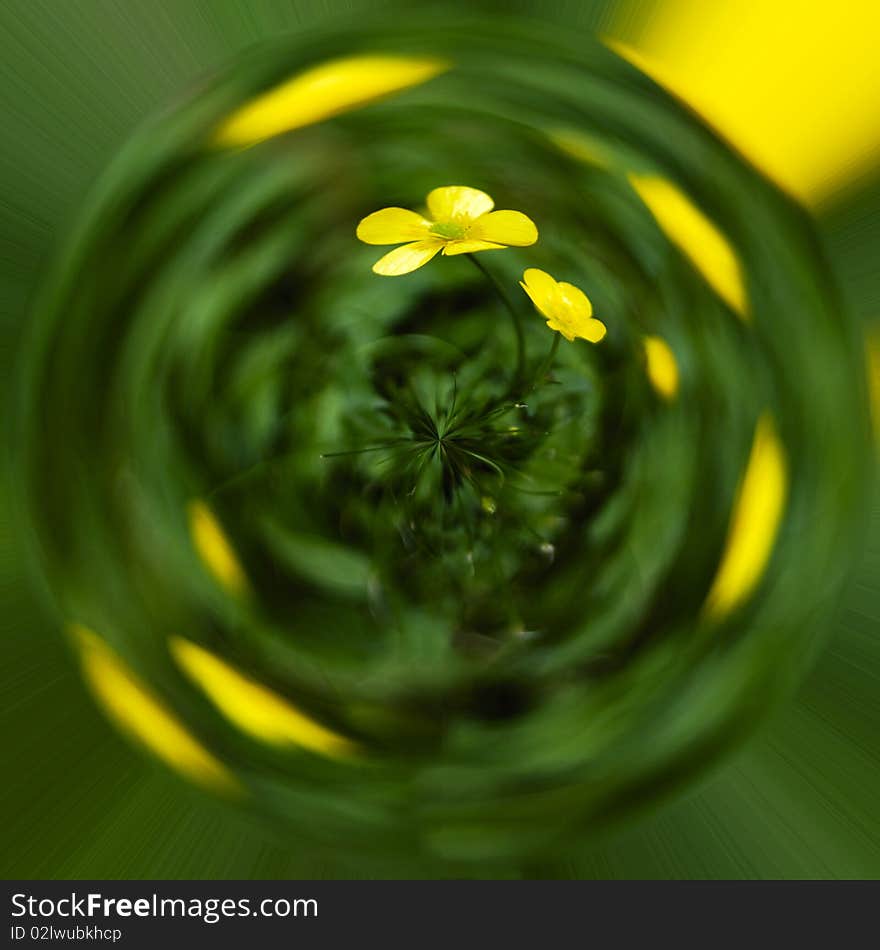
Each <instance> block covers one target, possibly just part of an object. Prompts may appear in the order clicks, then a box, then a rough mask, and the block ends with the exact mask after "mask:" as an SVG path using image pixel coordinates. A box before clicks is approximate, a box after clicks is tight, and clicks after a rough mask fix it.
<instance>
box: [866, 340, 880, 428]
mask: <svg viewBox="0 0 880 950" xmlns="http://www.w3.org/2000/svg"><path fill="white" fill-rule="evenodd" d="M866 349H867V357H868V393H869V394H870V399H871V417H872V419H873V422H874V440H875V441H876V443H877V445H878V447H880V325H878V326H874V327H871V328H870V329H869V330H868V340H867V343H866Z"/></svg>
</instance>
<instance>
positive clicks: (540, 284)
mask: <svg viewBox="0 0 880 950" xmlns="http://www.w3.org/2000/svg"><path fill="white" fill-rule="evenodd" d="M520 286H521V287H522V289H523V290H524V291H525V292H526V293H527V294H528V295H529V297H530V298H531V300H532V303H533V304H534V305H535V306H536V307H537V308H538V310H539V311H540V312H541V313H543V314H544V316H545V317H548V318H550V319H553V318H554V316H555V314H556V311H557V307H558V305H559V285H558V284H557V283H556V281H555V280H554V279H553V278H552V277H551V276H550V275H549V274H548V273H547V272H546V271H542V270H539V269H538V268H537V267H530V268H529V269H528V270H527V271H526V272H525V273H524V274H523V279H522V281H521V282H520Z"/></svg>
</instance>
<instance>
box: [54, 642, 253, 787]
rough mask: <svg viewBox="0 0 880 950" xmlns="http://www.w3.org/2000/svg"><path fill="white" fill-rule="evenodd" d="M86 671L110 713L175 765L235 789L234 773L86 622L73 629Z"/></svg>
mask: <svg viewBox="0 0 880 950" xmlns="http://www.w3.org/2000/svg"><path fill="white" fill-rule="evenodd" d="M70 633H71V636H72V637H73V641H74V643H75V644H76V646H77V648H78V649H79V654H80V662H81V664H82V671H83V676H84V678H85V681H86V683H87V684H88V686H89V688H90V690H91V691H92V693H93V695H94V696H95V698H96V699H97V701H98V702H99V703H100V704H101V706H102V707H103V708H104V711H105V712H106V713H107V715H108V717H109V718H110V719H111V720H112V721H113V722H114V723H115V724H116V725H117V726H118V727H119V728H120V729H121V730H122V731H123V732H124V733H126V735H128V736H130V737H131V738H133V739H135V740H136V741H138V742H140V743H141V744H142V745H144V746H146V747H147V748H148V749H149V750H150V751H151V752H152V753H153V754H154V755H156V756H158V757H159V758H160V759H162V760H163V761H164V762H166V763H167V764H168V765H170V766H171V768H173V769H175V770H176V771H178V772H180V773H181V774H182V775H184V776H185V777H186V778H188V779H190V780H192V781H193V782H196V783H198V784H199V785H202V786H205V787H207V788H210V789H212V790H214V791H218V792H223V793H227V794H228V793H237V792H239V791H240V785H239V783H238V781H237V780H236V778H235V776H234V775H233V774H232V773H231V772H230V771H229V770H228V769H227V768H226V766H225V765H223V764H222V762H220V761H219V760H218V759H217V758H215V757H214V756H213V755H212V754H211V753H210V752H209V751H208V750H207V749H206V748H205V747H204V746H203V745H202V744H201V743H200V742H199V741H198V740H197V739H195V738H194V737H193V736H192V735H190V733H189V732H188V731H187V729H186V728H185V727H184V726H183V725H182V724H181V723H180V721H179V720H178V719H177V717H176V716H174V714H173V713H171V712H169V711H168V710H167V709H166V708H165V707H164V706H163V705H162V703H161V702H160V701H159V700H158V699H157V698H156V697H155V696H153V694H152V693H151V692H150V691H149V690H148V689H147V687H146V686H144V685H143V684H142V683H141V682H140V680H138V679H137V677H136V676H135V675H134V674H133V673H132V672H131V670H129V668H128V667H127V666H126V665H125V664H124V663H123V662H122V660H121V659H120V658H119V657H118V656H117V655H116V654H115V653H114V652H113V650H111V649H110V648H109V647H108V646H107V645H106V644H105V643H104V641H103V640H101V639H100V637H98V636H97V635H96V634H94V633H93V632H92V631H91V630H88V629H87V628H86V627H83V626H80V625H79V624H74V625H72V626H71V628H70Z"/></svg>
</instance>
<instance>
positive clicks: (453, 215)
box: [428, 185, 495, 223]
mask: <svg viewBox="0 0 880 950" xmlns="http://www.w3.org/2000/svg"><path fill="white" fill-rule="evenodd" d="M494 207H495V202H494V201H493V200H492V199H491V198H490V197H489V196H488V195H487V194H486V192H485V191H478V190H477V189H476V188H468V187H467V185H446V186H445V187H443V188H435V189H434V190H433V191H432V192H431V193H430V194H429V195H428V210H429V211H430V212H431V217H432V218H433V219H434V220H435V221H460V222H464V223H468V222H471V221H475V220H476V219H477V218H479V217H480V215H481V214H486V213H487V212H489V211H491V210H492V209H493V208H494Z"/></svg>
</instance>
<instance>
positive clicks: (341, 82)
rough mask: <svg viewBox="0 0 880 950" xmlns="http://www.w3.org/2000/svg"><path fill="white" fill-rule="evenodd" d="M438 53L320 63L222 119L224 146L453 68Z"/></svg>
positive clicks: (249, 141)
mask: <svg viewBox="0 0 880 950" xmlns="http://www.w3.org/2000/svg"><path fill="white" fill-rule="evenodd" d="M449 67H450V64H449V63H447V62H445V61H443V60H439V59H431V58H424V57H407V56H351V57H348V58H346V59H336V60H332V61H330V62H327V63H321V64H320V65H319V66H314V67H312V68H311V69H308V70H306V71H305V72H304V73H300V74H299V75H298V76H294V77H293V78H292V79H288V80H287V81H286V82H283V83H282V84H281V85H280V86H276V87H275V88H274V89H271V90H269V92H265V93H263V94H262V95H259V96H257V97H256V98H255V99H252V100H251V101H250V102H248V103H246V104H245V105H243V106H242V107H241V108H239V109H237V110H236V111H235V112H233V113H232V115H231V116H229V117H228V118H227V119H226V120H225V121H223V122H222V123H221V124H220V126H219V127H218V129H217V131H216V132H215V134H214V143H215V144H216V145H219V146H221V147H237V146H246V145H253V144H255V143H256V142H262V141H263V140H264V139H268V138H271V137H272V136H273V135H280V134H281V133H282V132H289V131H290V130H291V129H298V128H301V127H302V126H305V125H311V124H313V123H315V122H321V121H322V120H324V119H329V118H331V117H332V116H335V115H339V114H340V113H342V112H348V111H349V110H351V109H357V108H359V107H361V106H364V105H367V104H369V103H371V102H376V101H377V100H379V99H384V98H385V97H386V96H390V95H392V94H393V93H395V92H400V91H401V90H402V89H408V88H409V87H410V86H417V85H419V84H420V83H423V82H426V81H427V80H428V79H431V78H433V77H434V76H437V75H438V74H439V73H442V72H445V71H446V70H447V69H449Z"/></svg>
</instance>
